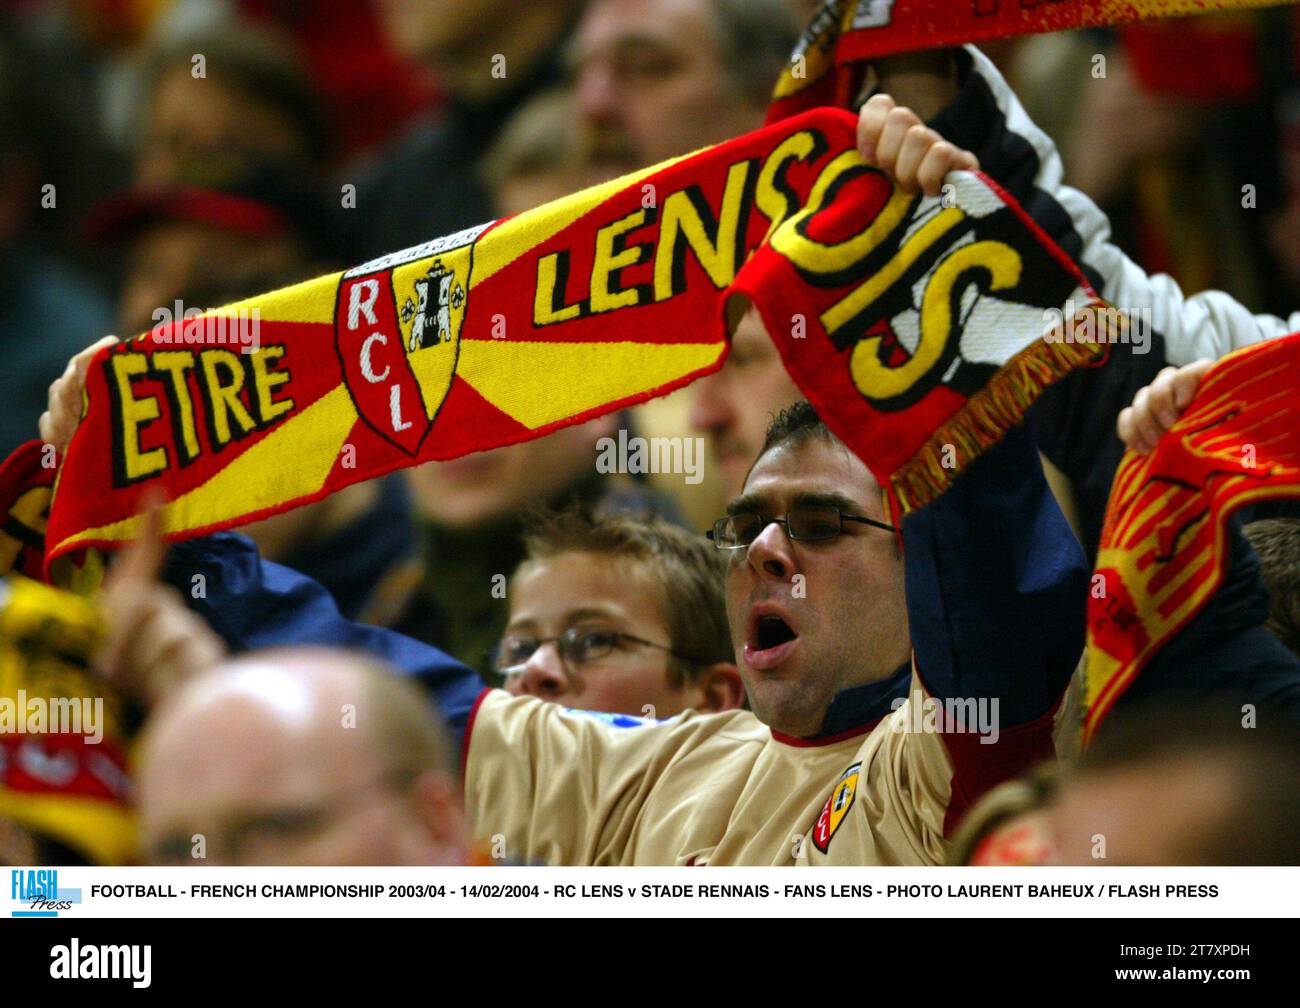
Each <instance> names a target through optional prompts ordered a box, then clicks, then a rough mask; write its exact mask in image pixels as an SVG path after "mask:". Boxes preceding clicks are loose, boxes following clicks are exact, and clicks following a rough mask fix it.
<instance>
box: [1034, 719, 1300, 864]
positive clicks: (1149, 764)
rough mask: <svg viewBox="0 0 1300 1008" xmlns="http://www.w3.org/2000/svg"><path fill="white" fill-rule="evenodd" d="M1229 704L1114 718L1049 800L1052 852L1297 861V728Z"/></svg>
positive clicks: (1074, 858)
mask: <svg viewBox="0 0 1300 1008" xmlns="http://www.w3.org/2000/svg"><path fill="white" fill-rule="evenodd" d="M1263 715H1264V712H1261V723H1260V725H1259V726H1258V727H1254V723H1253V722H1251V725H1250V726H1247V725H1246V723H1245V721H1244V719H1243V715H1242V712H1241V711H1240V710H1238V709H1235V708H1233V707H1231V706H1230V705H1229V706H1226V707H1220V708H1209V707H1206V708H1199V707H1191V706H1186V705H1183V706H1174V707H1169V706H1167V705H1161V706H1160V707H1159V709H1155V710H1152V709H1147V710H1145V711H1142V712H1130V713H1129V714H1128V715H1126V716H1125V717H1123V718H1116V719H1115V720H1114V721H1111V722H1107V724H1106V726H1105V728H1104V729H1103V732H1102V734H1101V735H1100V736H1099V737H1098V740H1097V743H1096V744H1095V745H1094V746H1093V747H1092V748H1091V749H1089V750H1088V753H1087V755H1086V756H1085V758H1084V759H1083V761H1082V762H1081V764H1080V766H1079V767H1078V768H1077V770H1075V771H1074V772H1073V773H1069V774H1067V775H1066V776H1064V777H1063V778H1062V780H1061V782H1060V785H1059V788H1058V792H1057V795H1056V797H1055V799H1054V801H1053V803H1052V807H1051V810H1050V819H1051V833H1050V842H1051V847H1052V849H1053V851H1054V852H1055V853H1054V858H1053V860H1054V863H1057V864H1067V865H1112V866H1113V865H1294V864H1297V863H1300V788H1297V787H1296V780H1297V778H1298V777H1300V736H1298V735H1297V729H1296V726H1295V725H1294V724H1290V725H1286V726H1281V725H1276V724H1273V725H1270V724H1268V723H1267V722H1265V721H1264V720H1263Z"/></svg>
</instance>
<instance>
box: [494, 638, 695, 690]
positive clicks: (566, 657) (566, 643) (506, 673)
mask: <svg viewBox="0 0 1300 1008" xmlns="http://www.w3.org/2000/svg"><path fill="white" fill-rule="evenodd" d="M588 634H603V635H605V636H606V637H609V638H610V645H609V649H608V650H607V651H602V652H601V653H600V654H594V655H588V656H587V657H586V658H582V659H577V660H575V659H574V658H573V657H571V656H570V654H569V653H568V652H569V651H571V650H572V648H573V646H574V644H576V643H577V641H578V639H579V638H580V637H583V636H586V635H588ZM504 640H505V638H504V637H503V638H502V639H501V641H504ZM501 641H498V642H497V646H496V647H494V648H492V650H490V651H489V652H488V653H487V662H488V665H489V666H490V667H491V668H492V671H494V672H495V673H496V674H497V675H499V676H503V677H505V678H509V677H510V676H512V675H518V674H519V670H521V669H522V668H523V667H524V666H525V665H527V664H528V661H529V659H530V658H532V656H533V655H535V654H536V653H537V652H538V651H540V650H541V649H542V647H544V646H545V645H547V644H554V645H555V647H556V650H557V651H559V653H560V661H562V662H564V663H565V665H568V666H569V667H570V668H573V667H576V666H579V665H586V664H587V663H588V662H593V661H600V660H601V659H602V658H608V657H609V656H610V655H611V654H613V653H614V649H615V648H617V647H618V645H619V642H620V641H631V642H632V643H634V644H642V645H644V646H645V647H651V648H654V649H655V650H656V651H665V652H667V653H668V654H670V655H672V656H673V657H674V658H676V659H678V660H679V661H684V662H686V663H687V664H689V665H693V666H694V665H700V664H702V663H701V662H700V661H699V660H698V659H696V658H692V657H691V656H690V655H684V654H682V653H681V652H680V651H676V650H674V649H673V648H671V647H669V646H668V645H667V644H656V643H655V642H654V641H649V640H646V639H645V638H644V637H637V636H636V635H635V634H630V633H623V632H622V631H621V630H593V629H592V628H590V627H570V628H569V629H568V630H565V631H564V633H562V634H560V635H559V636H558V637H538V638H537V639H536V640H535V641H533V643H534V644H535V645H536V646H535V647H534V648H533V649H532V650H531V651H529V652H528V656H527V657H526V658H524V659H523V660H522V661H517V662H515V663H514V664H513V665H504V666H503V665H500V664H498V662H497V659H496V656H497V653H498V652H499V651H500V648H501Z"/></svg>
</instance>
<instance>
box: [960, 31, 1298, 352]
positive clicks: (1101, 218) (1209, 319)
mask: <svg viewBox="0 0 1300 1008" xmlns="http://www.w3.org/2000/svg"><path fill="white" fill-rule="evenodd" d="M966 51H967V52H968V53H969V54H970V57H971V59H972V60H973V62H974V67H973V72H974V73H977V74H979V75H980V76H981V77H982V78H983V79H984V81H985V83H986V84H987V85H988V88H989V90H990V91H991V92H992V95H993V98H994V101H995V102H996V103H997V106H998V108H999V110H1000V111H1001V112H1002V115H1003V117H1004V118H1005V123H1006V128H1007V130H1008V131H1009V132H1011V133H1014V134H1016V135H1017V136H1019V137H1020V138H1021V139H1023V140H1024V141H1025V142H1027V143H1028V144H1029V145H1030V146H1031V147H1032V148H1033V149H1034V151H1035V153H1036V154H1037V157H1038V171H1037V174H1036V176H1035V186H1036V187H1037V188H1038V189H1039V190H1041V191H1042V192H1043V193H1044V194H1046V195H1047V196H1048V197H1049V198H1051V199H1053V200H1054V201H1055V202H1056V203H1057V204H1058V205H1059V206H1060V207H1061V208H1062V209H1063V210H1064V212H1065V213H1066V214H1067V215H1068V216H1069V219H1070V221H1071V222H1072V223H1073V226H1074V230H1075V231H1076V232H1077V234H1078V237H1079V239H1080V241H1081V242H1082V251H1081V253H1079V254H1076V255H1075V258H1076V259H1077V260H1078V261H1079V262H1080V265H1081V266H1082V267H1083V268H1084V269H1085V271H1086V272H1087V273H1088V274H1089V275H1090V277H1091V278H1092V279H1093V280H1094V282H1095V283H1099V285H1100V286H1099V289H1098V293H1099V294H1100V295H1101V296H1102V297H1103V298H1105V299H1106V301H1108V302H1109V303H1110V304H1112V305H1114V306H1115V307H1116V308H1119V309H1121V310H1123V311H1126V312H1131V313H1133V314H1134V315H1135V316H1136V318H1137V319H1140V320H1142V321H1143V322H1145V323H1147V324H1149V325H1150V326H1151V328H1152V329H1153V330H1154V331H1155V332H1156V333H1159V334H1161V335H1162V336H1163V337H1164V344H1165V357H1166V359H1167V361H1168V363H1170V364H1174V365H1182V364H1187V363H1190V362H1191V361H1194V360H1196V359H1198V358H1201V357H1209V358H1219V357H1222V356H1223V355H1224V354H1226V353H1228V352H1229V351H1232V350H1236V349H1239V348H1240V347H1243V346H1248V345H1250V344H1252V343H1257V342H1259V341H1260V340H1265V339H1272V338H1273V337H1275V336H1284V335H1286V334H1288V333H1293V332H1297V331H1300V311H1297V312H1294V313H1292V314H1291V315H1290V316H1289V317H1287V318H1279V317H1277V316H1274V315H1257V314H1254V313H1253V312H1251V311H1250V310H1249V309H1247V308H1246V307H1245V306H1244V305H1242V304H1241V303H1240V302H1238V301H1237V300H1235V299H1234V298H1232V297H1231V296H1229V295H1228V294H1225V293H1224V292H1223V291H1203V292H1201V293H1197V294H1192V295H1190V296H1189V295H1187V294H1184V293H1183V291H1182V289H1181V288H1180V287H1179V286H1178V284H1177V283H1176V282H1175V281H1174V279H1173V278H1172V277H1170V276H1167V275H1165V274H1156V275H1150V274H1148V273H1146V272H1145V271H1144V270H1143V269H1142V268H1141V267H1140V266H1139V265H1138V264H1137V263H1135V262H1134V261H1133V260H1132V259H1130V258H1129V257H1128V256H1126V255H1125V254H1124V253H1123V252H1122V251H1121V250H1120V249H1119V247H1118V246H1116V245H1115V244H1113V243H1112V242H1111V240H1110V235H1111V232H1110V222H1109V221H1108V220H1107V218H1106V215H1105V214H1104V213H1102V212H1101V210H1100V209H1099V208H1098V207H1097V204H1095V203H1094V202H1093V201H1092V200H1091V199H1089V198H1088V197H1087V196H1086V195H1084V194H1083V193H1082V192H1080V191H1079V190H1077V189H1072V188H1070V187H1069V186H1068V185H1066V184H1065V182H1064V180H1063V172H1064V169H1063V166H1062V163H1061V157H1060V154H1059V153H1058V152H1057V150H1056V146H1055V144H1054V143H1053V142H1052V140H1051V138H1050V137H1048V136H1047V134H1046V133H1044V132H1043V131H1042V130H1041V129H1039V128H1038V126H1036V125H1035V124H1034V122H1033V121H1032V120H1031V119H1030V118H1029V116H1028V114H1027V113H1026V112H1025V110H1024V107H1023V106H1022V105H1021V104H1020V99H1019V98H1017V97H1016V95H1015V94H1014V92H1012V90H1011V88H1010V86H1009V85H1008V84H1007V82H1006V81H1005V80H1004V79H1003V78H1002V75H1001V74H1000V73H999V72H998V70H997V68H996V67H994V65H993V64H992V62H990V61H989V59H988V58H987V57H985V56H984V55H983V53H981V52H980V51H979V50H978V49H975V48H974V47H973V46H967V47H966ZM1072 254H1073V253H1072Z"/></svg>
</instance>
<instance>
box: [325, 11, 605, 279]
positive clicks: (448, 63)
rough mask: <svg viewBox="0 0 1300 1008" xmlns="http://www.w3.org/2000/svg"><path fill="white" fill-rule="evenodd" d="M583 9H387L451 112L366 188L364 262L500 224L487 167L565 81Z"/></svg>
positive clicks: (358, 236) (408, 138) (393, 154)
mask: <svg viewBox="0 0 1300 1008" xmlns="http://www.w3.org/2000/svg"><path fill="white" fill-rule="evenodd" d="M580 8H581V2H580V0H534V2H531V3H527V4H517V3H512V2H510V0H380V5H379V9H380V14H381V19H382V22H383V25H384V28H385V30H386V32H387V35H388V38H389V40H390V44H391V45H392V46H393V48H394V49H395V50H396V51H397V52H398V53H400V54H401V55H402V56H404V57H405V58H406V59H407V60H409V61H411V62H413V63H416V64H418V65H419V66H420V67H422V68H423V69H425V70H426V71H427V72H428V73H429V74H430V75H431V76H433V77H435V78H436V79H437V81H438V83H439V85H440V86H441V88H442V90H443V91H444V92H445V93H446V95H447V106H446V108H445V110H443V111H442V112H440V113H438V114H437V115H435V116H432V117H430V118H428V119H425V120H423V121H421V122H419V123H418V124H417V125H416V126H415V127H413V128H412V129H411V130H410V131H408V132H407V133H406V134H405V135H403V136H401V137H399V138H398V139H397V140H396V141H394V142H393V143H392V144H390V145H389V146H388V147H387V148H385V149H384V150H383V151H381V152H380V153H379V154H378V155H377V157H376V159H375V161H374V164H373V165H371V166H370V167H369V168H368V169H366V170H364V171H362V172H361V174H360V176H359V177H358V178H357V179H356V185H357V200H356V208H355V211H354V212H352V214H351V215H350V221H351V229H350V231H351V237H352V245H351V250H352V254H353V258H354V259H357V260H362V259H369V258H372V257H374V256H378V255H382V254H384V253H386V252H392V251H394V250H396V249H401V248H406V247H408V246H411V245H416V244H418V243H420V242H422V241H428V240H429V239H430V238H436V237H437V236H439V235H444V234H450V233H451V232H454V231H458V230H460V229H462V228H466V227H472V226H473V225H475V224H481V223H483V222H485V221H488V220H491V219H492V218H493V216H495V214H494V211H493V208H492V204H491V201H490V199H489V196H488V193H487V191H486V189H485V188H484V185H483V183H482V182H481V181H480V179H479V176H478V166H479V159H480V158H481V157H482V155H483V153H484V151H486V150H487V148H488V147H489V146H490V145H491V143H492V142H493V140H494V138H495V137H496V136H497V135H498V133H499V131H500V129H501V127H502V125H503V124H504V123H505V121H506V120H507V119H508V118H510V116H511V115H512V114H513V113H514V112H515V110H516V109H518V108H519V107H520V105H521V104H523V102H524V101H526V100H527V99H528V98H529V97H530V96H532V95H534V94H536V93H538V92H539V91H542V90H544V89H546V88H547V87H550V86H552V85H554V84H556V83H558V82H559V81H560V79H561V66H560V50H561V45H562V43H563V40H564V39H565V38H566V37H567V36H568V34H569V32H570V30H571V29H572V27H573V23H574V20H575V19H576V17H577V15H578V12H579V10H580ZM344 181H348V180H344Z"/></svg>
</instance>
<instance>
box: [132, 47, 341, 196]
mask: <svg viewBox="0 0 1300 1008" xmlns="http://www.w3.org/2000/svg"><path fill="white" fill-rule="evenodd" d="M145 66H146V71H145V87H144V90H145V93H144V98H143V101H142V103H141V106H140V119H139V123H138V125H137V130H136V141H135V145H134V152H133V160H134V164H135V168H134V179H135V182H136V183H137V184H139V185H142V186H157V185H166V184H169V183H174V182H178V181H186V182H191V183H197V184H202V183H204V182H207V181H212V180H220V179H222V178H225V177H227V176H229V175H230V174H231V173H232V172H233V171H237V170H239V169H240V168H246V167H247V166H249V165H254V164H259V163H263V162H268V161H270V162H275V163H277V164H280V165H283V166H285V167H286V168H288V169H290V170H292V171H294V172H300V173H302V174H304V175H308V176H311V177H314V178H317V179H319V178H322V177H323V176H324V173H325V172H327V171H328V169H329V168H330V163H331V159H332V155H333V147H334V134H333V131H332V128H331V124H330V123H329V122H328V120H327V118H326V115H325V111H324V108H323V105H322V102H321V99H320V96H319V94H318V93H317V92H316V89H315V86H314V84H313V81H312V79H311V76H310V74H309V72H308V70H307V66H306V64H305V63H304V62H303V60H302V59H301V57H300V56H299V54H298V52H297V50H296V49H295V48H294V46H293V44H292V43H291V42H290V41H289V40H288V39H286V38H284V37H283V36H282V35H281V34H279V33H277V32H274V31H272V30H270V29H267V28H262V27H255V26H253V25H250V24H247V23H243V22H239V21H231V22H225V23H221V24H219V25H217V26H214V27H212V28H208V29H205V30H202V31H197V32H191V33H188V34H185V35H181V36H180V37H178V38H174V39H168V40H166V41H164V42H159V43H156V44H155V45H154V46H153V47H152V48H151V49H150V50H148V51H147V52H146V54H145Z"/></svg>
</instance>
